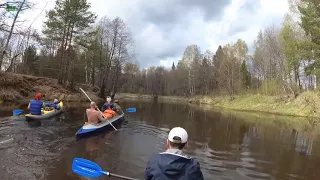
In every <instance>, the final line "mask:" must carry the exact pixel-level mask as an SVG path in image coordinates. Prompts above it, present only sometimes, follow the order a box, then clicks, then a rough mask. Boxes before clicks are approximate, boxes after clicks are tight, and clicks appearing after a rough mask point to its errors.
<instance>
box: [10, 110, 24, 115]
mask: <svg viewBox="0 0 320 180" xmlns="http://www.w3.org/2000/svg"><path fill="white" fill-rule="evenodd" d="M22 113H23V110H22V109H16V110H13V111H12V114H13V115H14V116H18V115H20V114H22Z"/></svg>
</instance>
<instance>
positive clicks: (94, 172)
mask: <svg viewBox="0 0 320 180" xmlns="http://www.w3.org/2000/svg"><path fill="white" fill-rule="evenodd" d="M72 171H73V172H74V173H76V174H79V175H81V176H84V177H88V178H97V177H99V176H101V175H107V176H111V177H117V178H121V179H127V180H138V179H134V178H130V177H126V176H121V175H118V174H113V173H110V172H107V171H103V170H102V169H101V167H100V166H99V165H98V164H96V163H94V162H92V161H89V160H87V159H83V158H74V159H73V163H72Z"/></svg>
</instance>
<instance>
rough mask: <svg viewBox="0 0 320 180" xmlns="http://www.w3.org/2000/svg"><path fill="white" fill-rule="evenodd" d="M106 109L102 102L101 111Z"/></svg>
mask: <svg viewBox="0 0 320 180" xmlns="http://www.w3.org/2000/svg"><path fill="white" fill-rule="evenodd" d="M105 110H106V104H103V106H102V107H101V112H104V111H105Z"/></svg>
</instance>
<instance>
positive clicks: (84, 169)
mask: <svg viewBox="0 0 320 180" xmlns="http://www.w3.org/2000/svg"><path fill="white" fill-rule="evenodd" d="M72 171H73V172H74V173H76V174H79V175H81V176H84V177H88V178H97V177H99V176H101V175H103V174H108V172H105V171H103V170H102V169H101V168H100V167H99V165H98V164H96V163H94V162H92V161H89V160H86V159H83V158H74V159H73V163H72Z"/></svg>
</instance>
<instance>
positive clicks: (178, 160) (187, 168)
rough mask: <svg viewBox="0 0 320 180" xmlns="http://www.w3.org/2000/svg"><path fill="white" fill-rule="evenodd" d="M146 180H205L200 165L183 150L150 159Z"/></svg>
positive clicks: (175, 150)
mask: <svg viewBox="0 0 320 180" xmlns="http://www.w3.org/2000/svg"><path fill="white" fill-rule="evenodd" d="M144 179H145V180H203V175H202V172H201V170H200V164H199V163H198V162H197V161H196V160H194V159H192V158H190V157H187V156H185V155H183V154H182V152H181V150H178V149H169V150H168V151H166V152H163V153H160V154H157V155H155V156H153V157H151V158H150V160H149V162H148V165H147V168H146V170H145V173H144Z"/></svg>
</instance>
